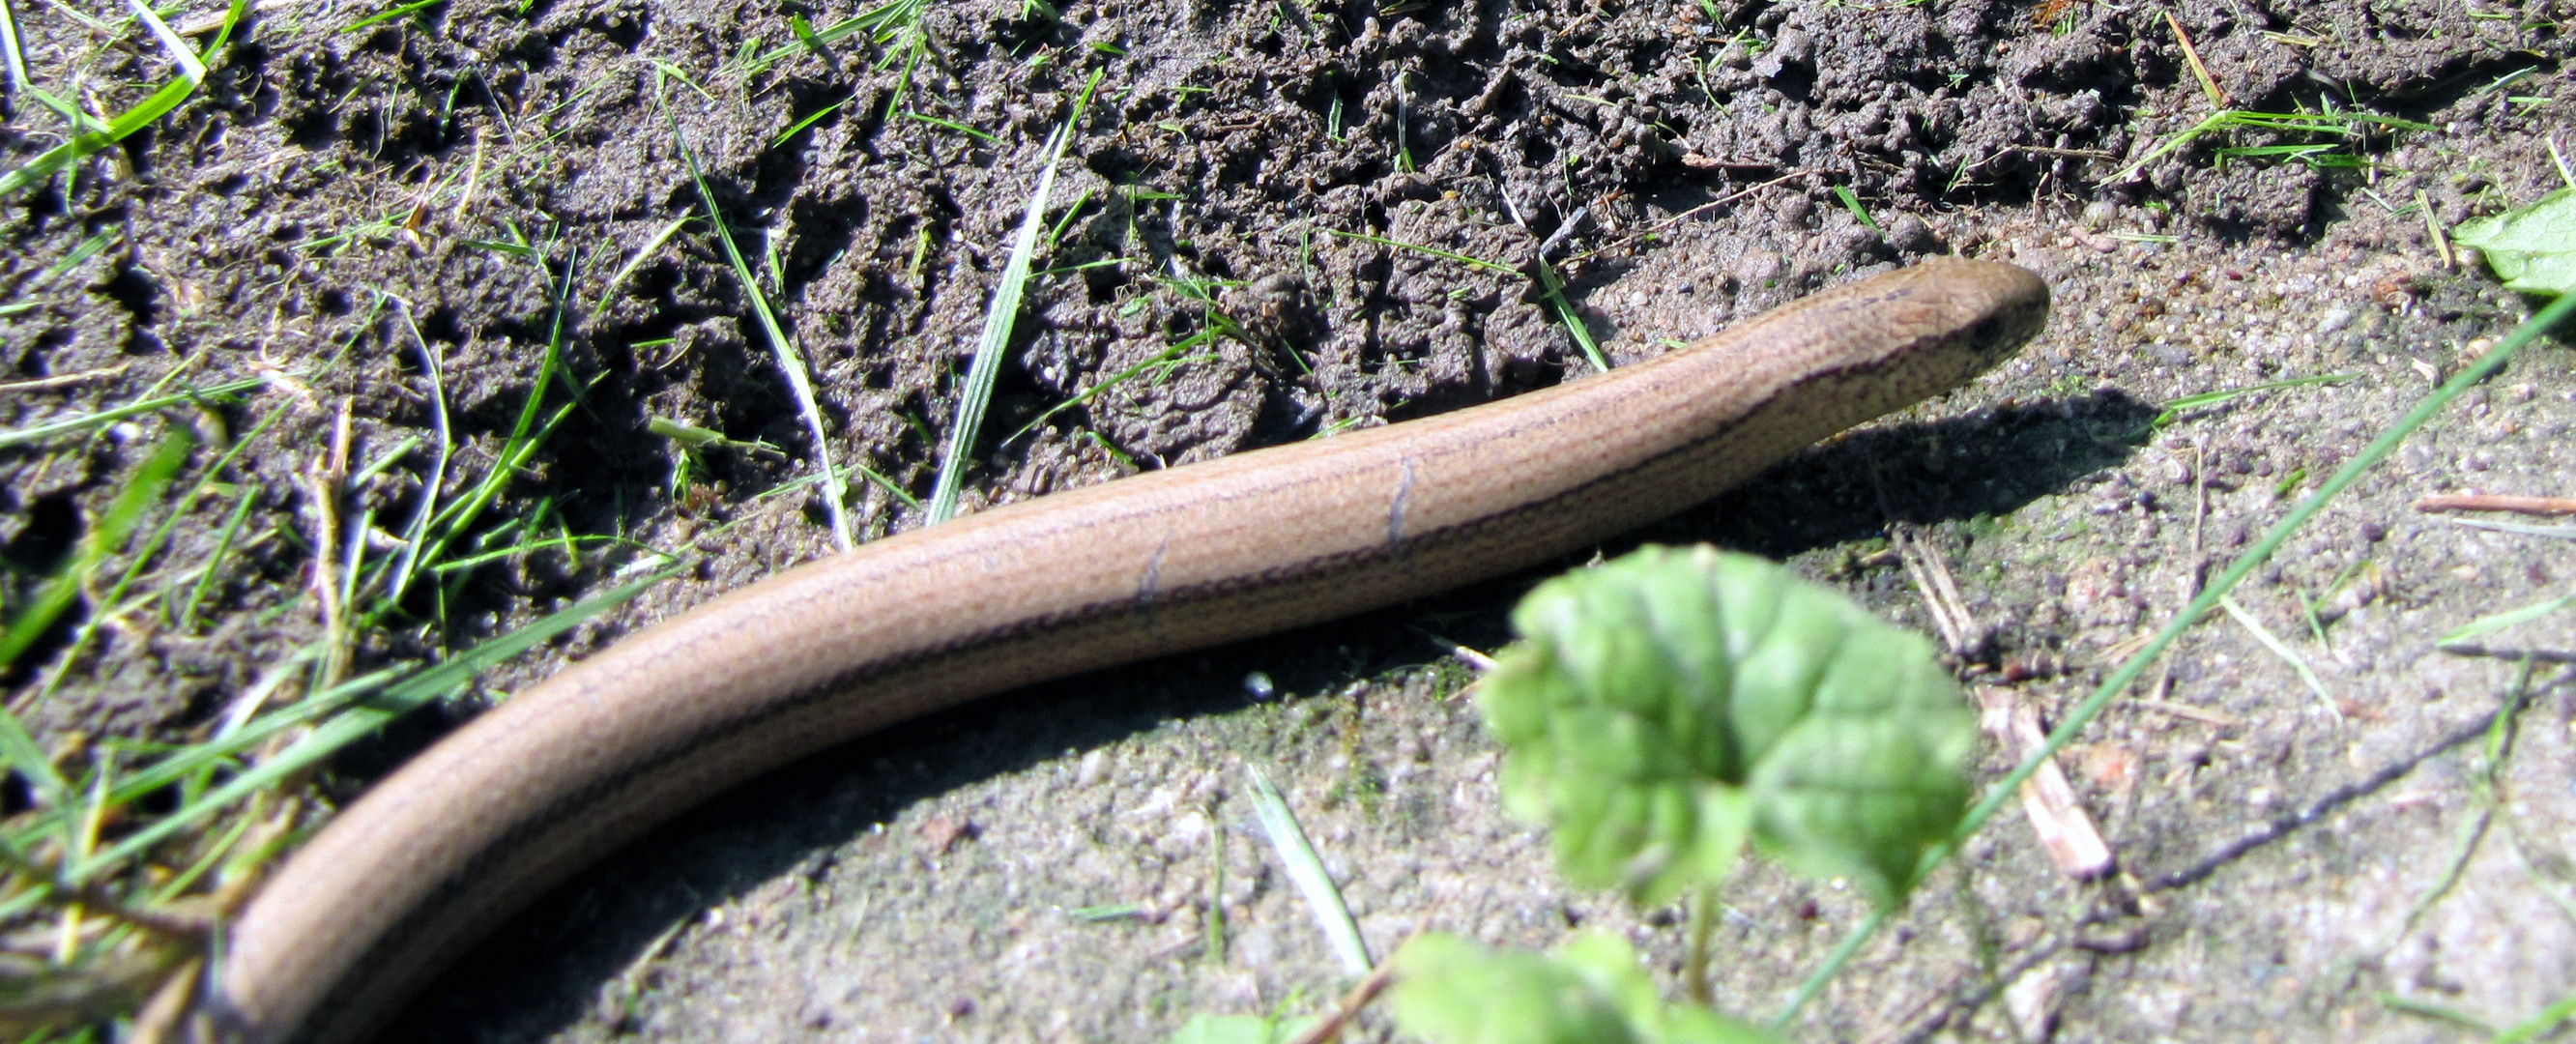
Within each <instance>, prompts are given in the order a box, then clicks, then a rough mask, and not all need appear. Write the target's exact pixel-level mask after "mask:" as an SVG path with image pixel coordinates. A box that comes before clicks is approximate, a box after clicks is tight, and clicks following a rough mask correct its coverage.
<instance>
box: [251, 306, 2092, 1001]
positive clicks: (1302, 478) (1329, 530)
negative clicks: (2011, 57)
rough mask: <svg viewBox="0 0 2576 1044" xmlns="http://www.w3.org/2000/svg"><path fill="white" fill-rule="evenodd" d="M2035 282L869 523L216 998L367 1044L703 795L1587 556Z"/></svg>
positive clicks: (653, 658) (2000, 333)
mask: <svg viewBox="0 0 2576 1044" xmlns="http://www.w3.org/2000/svg"><path fill="white" fill-rule="evenodd" d="M2047 310H2048V290H2047V288H2046V286H2044V285H2043V284H2042V283H2041V282H2040V281H2039V280H2038V278H2037V277H2035V276H2033V275H2031V274H2030V273H2028V272H2026V271H2023V270H2021V269H2019V268H2015V267H2012V266H2010V265H2003V264H1996V263H1991V262H1977V261H1964V260H1936V261H1933V262H1930V263H1926V264H1923V265H1919V266H1916V267H1913V268H1908V269H1902V270H1899V271H1896V272H1892V273H1889V274H1886V275H1882V276H1878V277H1876V278H1872V279H1867V280H1863V281H1860V282H1858V283H1853V284H1850V285H1846V286H1843V287H1840V288H1837V289H1834V290H1830V291H1827V292H1824V293H1821V294H1817V295H1815V296H1813V297H1810V298H1807V299H1805V300H1802V301H1799V302H1797V303H1796V304H1793V305H1790V306H1787V307H1784V308H1781V309H1778V310H1776V311H1773V312H1771V313H1768V314H1766V315H1764V316H1762V317H1760V318H1758V319H1755V320H1753V321H1751V322H1748V323H1745V324H1742V325H1739V326H1737V327H1736V328H1734V329H1731V330H1729V331H1727V332H1725V333H1722V334H1719V335H1716V336H1714V337H1710V338H1707V339H1705V340H1703V341H1701V342H1700V343H1698V344H1696V345H1693V346H1692V347H1690V348H1688V349H1685V350H1681V351H1677V352H1674V353H1672V354H1670V355H1666V356H1663V357H1660V358H1657V359H1655V360H1652V361H1649V362H1644V363H1639V364H1636V365H1633V366H1629V367H1625V368H1622V369H1620V370H1618V371H1616V372H1614V373H1611V374H1608V375H1604V376H1600V377H1594V378H1587V379H1583V380H1578V381H1573V382H1569V383H1566V384H1563V385H1560V386H1557V387H1554V388H1549V389H1546V390H1543V391H1538V392H1533V393H1530V394H1527V395H1522V396H1519V397H1516V398H1513V399H1509V400H1506V401H1503V402H1498V403H1494V404H1491V405H1487V406H1481V407H1477V408H1474V409H1468V410H1461V411H1458V412H1455V413H1450V414H1445V415H1442V416H1438V417H1433V418H1429V419H1426V420H1418V421H1411V422H1407V423H1403V424H1397V425H1391V426H1388V427H1384V428H1379V429H1375V430H1371V431H1365V432H1359V433H1355V434H1349V435H1343V436H1340V437H1337V438H1333V439H1327V440H1322V441H1316V442H1307V443H1300V444H1297V445H1293V446H1283V447H1278V448H1274V449H1267V450H1260V451H1256V452H1252V453H1246V454H1241V455H1238V456H1233V457H1228V458H1225V459H1222V460H1216V461H1211V462H1207V463H1204V464H1194V465H1190V466H1186V467H1179V468H1173V469H1170V470H1167V471H1158V472H1151V473H1148V474H1143V475H1137V476H1134V477H1131V478H1125V479H1119V480H1116V481H1113V482H1107V483H1103V484H1101V485H1098V486H1094V487H1091V488H1088V489H1083V490H1078V491H1075V492H1070V493H1064V494H1059V495H1055V496H1049V497H1044V498H1040V499H1037V500H1033V501H1029V502H1026V503H1021V504H1014V505H1010V506H1008V507H1003V508H998V509H995V510H992V511H988V512H984V513H982V514H978V515H972V516H968V517H965V518H961V519H957V520H955V521H952V522H949V523H947V524H944V525H940V526H935V527H932V528H928V529H923V530H917V531H913V532H909V533H905V534H902V535H899V536H895V537H890V538H888V539H885V540H881V541H878V542H876V543H873V544H870V545H868V546H866V547H862V548H860V549H858V550H857V551H854V552H851V553H848V554H843V555H838V556H835V557H832V558H827V559H823V560H820V561H816V562H813V563H810V564H807V565H804V566H801V567H798V568H796V569H792V570H789V571H787V572H785V573H782V574H779V575H777V576H774V577H771V578H769V579H766V580H763V581H761V582H759V583H755V584H752V585H750V586H748V587H745V588H743V589H741V590H738V591H734V592H731V593H729V594H726V595H724V596H722V597H719V598H717V599H715V600H713V601H710V602H708V603H706V604H704V605H701V606H699V607H697V608H695V609H692V610H690V611H688V612H686V613H683V614H681V615H680V616H678V617H676V618H674V619H671V620H669V621H666V622H664V623H661V624H658V625H655V626H653V627H651V628H649V629H646V630H644V631H642V632H640V633H638V634H635V635H634V636H632V637H629V638H627V639H625V640H624V641H621V642H619V643H617V644H615V645H613V646H611V647H610V648H608V649H606V650H605V651H602V652H600V653H598V654H596V655H593V656H591V657H590V658H589V659H587V660H584V661H582V662H580V663H578V664H575V665H573V666H571V667H569V668H567V669H565V670H564V671H563V672H562V673H560V674H557V675H555V676H554V677H553V678H551V679H549V680H548V681H546V682H545V683H543V684H541V685H539V686H537V687H536V688H534V689H532V690H530V691H527V692H525V693H522V694H520V695H519V696H517V697H516V698H514V699H512V700H510V701H509V702H508V703H506V704H503V705H502V706H500V707H499V708H497V709H495V710H493V711H491V712H490V713H488V714H485V715H483V716H482V717H480V718H478V719H476V720H475V721H474V722H472V723H471V724H469V725H467V726H466V727H464V728H462V729H459V730H457V731H456V732H455V733H454V734H453V735H451V736H449V737H447V738H446V739H445V740H443V741H441V742H440V743H438V744H436V745H435V746H433V747H432V748H430V749H429V750H428V751H427V752H426V753H423V754H422V755H421V756H420V757H418V758H416V759H414V760H413V761H412V762H411V763H409V764H407V765H405V766H403V767H402V768H401V769H400V770H399V771H397V772H395V773H394V774H393V775H392V776H391V777H389V778H387V779H385V780H384V781H383V782H382V783H380V784H378V785H377V786H376V787H375V788H374V789H373V790H371V791H369V792H368V793H367V794H366V795H365V796H364V797H363V798H361V799H360V800H359V801H357V802H356V803H355V804H353V805H351V806H350V807H349V808H348V809H346V810H345V811H343V812H342V813H341V814H340V815H339V816H338V817H337V818H336V819H334V820H333V821H332V822H331V823H330V824H329V825H328V826H327V827H326V828H325V829H324V830H322V831H321V832H320V833H319V834H318V835H317V836H315V837H314V839H313V840H312V842H311V843H310V844H308V845H306V846H305V847H304V848H303V849H302V850H301V851H299V852H297V853H296V854H295V855H294V856H293V857H292V858H291V859H289V860H288V861H287V862H286V864H285V865H284V866H283V867H282V868H280V869H279V871H278V872H277V874H276V876H275V877H274V878H273V879H272V880H270V881H269V882H268V883H267V885H266V886H265V887H264V888H263V889H262V890H261V892H260V893H259V895H258V896H257V897H256V898H255V899H254V900H253V901H252V903H251V904H250V906H249V907H248V908H247V909H246V910H245V911H244V912H243V914H242V916H241V918H240V920H239V921H238V922H237V923H236V924H235V925H234V927H233V929H232V931H231V933H230V934H229V937H228V940H227V947H226V950H225V952H224V953H223V954H222V957H221V959H220V962H219V964H218V974H217V976H216V979H215V982H214V985H213V989H214V993H213V995H212V997H211V1005H212V1009H213V1011H214V1012H215V1014H216V1017H217V1020H218V1023H219V1025H222V1026H224V1027H225V1028H226V1029H227V1030H228V1032H229V1033H230V1034H232V1035H234V1036H235V1037H237V1038H238V1039H244V1040H249V1041H257V1042H272V1041H286V1040H314V1041H349V1040H355V1039H361V1038H363V1037H364V1036H366V1035H367V1034H369V1033H370V1032H372V1031H373V1030H374V1029H376V1028H377V1027H378V1026H380V1025H381V1023H382V1022H383V1020H385V1019H386V1018H388V1017H390V1016H391V1015H392V1014H393V1013H395V1012H396V1011H397V1010H398V1008H399V1006H400V1005H401V1004H402V1003H403V1002H404V1001H406V1000H407V999H408V998H409V997H410V996H411V995H412V994H413V993H414V992H415V991H417V990H418V989H419V988H420V987H421V986H422V985H423V984H424V983H425V981H426V980H427V979H428V978H430V977H431V976H434V975H435V974H437V973H438V972H439V971H440V970H441V969H442V968H444V967H445V965H446V964H447V963H448V962H450V961H451V960H453V959H454V958H455V957H457V956H458V955H459V954H460V953H461V951H463V950H464V949H466V948H468V947H470V946H472V945H473V944H474V943H475V942H476V941H478V940H479V939H481V938H482V937H483V936H484V935H485V934H487V933H488V932H489V931H490V930H491V929H493V928H494V927H496V926H497V925H498V923H499V922H500V921H501V920H502V919H504V918H506V917H508V916H509V915H511V914H512V913H514V912H516V911H517V910H519V909H520V908H521V907H523V906H525V905H526V904H527V903H528V902H530V901H531V900H532V899H534V898H535V897H536V896H538V895H540V894H542V893H543V892H544V891H545V890H546V889H548V888H550V887H552V886H554V885H555V884H557V883H558V882H560V881H561V880H563V879H564V878H565V877H566V876H568V875H570V874H571V873H572V872H574V871H575V870H577V869H579V868H581V867H582V866H584V865H586V864H588V863H590V862H592V861H594V860H596V859H598V858H599V857H601V856H603V855H605V854H606V853H607V852H608V851H609V850H611V849H613V848H615V847H616V846H617V845H619V844H622V843H624V842H626V841H629V840H631V839H633V838H634V837H636V836H637V835H638V834H640V833H641V832H643V831H644V830H645V829H646V828H648V827H650V826H652V825H653V824H655V823H658V822H660V821H662V820H664V819H667V818H669V817H670V816H671V815H673V814H675V813H677V812H678V811H680V810H682V809H685V808H687V807H689V806H690V805H693V804H695V803H697V802H699V801H702V800H704V799H705V798H707V797H709V796H712V795H713V794H715V793H717V792H719V791H721V790H723V789H725V788H727V787H730V786H733V785H734V784H737V783H740V782H742V781H744V780H746V779H748V778H750V777H752V776H754V775H757V774H760V773H762V772H766V771H768V770H770V769H773V768H776V767H778V766H780V765H783V764H785V763H787V762H789V761H792V760H794V759H796V758H799V757H803V756H805V755H807V754H811V753H814V752H816V751H818V750H821V749H823V748H825V747H828V746H831V745H833V744H836V743H840V742H843V741H846V740H848V739H850V738H852V737H855V736H858V735H861V734H864V733H866V732H869V731H871V730H874V729H877V728H881V727H884V726H886V725H889V724H892V723H895V722H898V721H902V720H905V719H908V718H913V717H917V716H920V715H923V714H926V713H929V712H931V711H935V710H939V709H941V708H945V707H949V706H953V705H955V704H957V703H960V702H962V701H965V700H967V699H971V698H973V697H976V696H981V695H985V694H988V693H992V692H996V691H999V690H1003V689H1008V688H1012V687H1015V686H1019V685H1025V684H1028V683H1031V682H1035V681H1040V680H1045V679H1049V678H1056V677H1062V676H1065V675H1069V674H1074V673H1078V672H1081V671H1086V670H1092V669H1095V668H1099V667H1104V666H1109V665H1112V664H1117V663H1122V662H1126V661H1131V660H1136V659H1141V658H1145V657H1150V656H1156V655H1161V654H1165V653H1171V652H1175V651H1180V650H1185V649H1192V648H1198V647H1203V646H1208V645H1213V644H1216V643H1220V642H1226V641H1231V640H1235V639H1240V638H1245V637H1250V636H1253V635H1257V634H1263V633H1267V632H1271V631H1277V630H1281V629H1285V628H1290V627H1295V626H1299V625H1302V624H1309V623H1314V622H1318V621H1322V620H1326V619H1330V618H1333V617H1337V616H1343V615H1347V614H1350V613H1354V612H1359V611H1362V610H1366V609H1371V608H1376V607H1380V606H1385V605H1390V604H1393V603H1396V602H1400V601H1403V600H1405V599H1408V598H1413V597H1418V596H1421V595H1424V594H1428V593H1431V592H1435V591H1439V590H1441V589H1443V588H1447V587H1451V586H1455V585H1458V584H1461V583H1466V582H1469V581H1473V580H1476V579H1480V578H1484V577H1489V576H1494V575H1498V574H1501V573H1505V572H1509V571H1511V570H1514V569H1519V568H1523V567H1525V566H1528V565H1531V564H1534V563H1537V562H1539V561H1542V560H1544V559H1546V558H1548V557H1550V556H1554V555H1558V554H1562V553H1564V552H1567V551H1570V550H1574V549H1577V548H1580V547H1583V546H1585V545H1587V544H1589V543H1592V542H1594V541H1598V540H1601V539H1603V538H1606V537H1609V536H1613V535H1615V534H1617V533H1619V532H1621V531H1622V530H1626V529H1629V528H1631V527H1634V526H1636V525H1639V524H1642V523H1645V522H1648V521H1652V520H1654V519H1657V518H1661V517H1663V516H1666V515H1669V514H1672V513H1674V512H1676V511H1679V510H1681V509H1682V508H1685V507H1689V506H1691V505H1693V504H1696V503H1699V502H1701V501H1703V500H1706V499H1708V498H1709V497H1711V496H1713V495H1715V494H1716V493H1718V492H1719V491H1721V490H1724V489H1726V488H1727V487H1729V486H1732V485H1734V484H1735V483H1737V482H1739V481H1742V480H1743V479H1745V478H1747V477H1749V476H1751V475H1752V474H1753V473H1755V472H1757V471H1759V470H1761V469H1762V468H1763V467H1765V466H1767V465H1769V464H1770V463H1772V462H1773V461H1775V460H1778V459H1779V458H1781V457H1782V456H1784V455H1786V454H1788V453H1790V452H1792V451H1794V450H1796V449H1797V448H1799V447H1801V446H1804V445H1806V444H1808V443H1810V442H1813V441H1815V440H1817V439H1820V438H1823V437H1825V436H1828V435H1831V434H1833V433H1835V432H1837V431H1840V430H1842V429H1844V428H1846V427H1849V426H1851V425H1853V424H1856V423H1859V422H1861V421H1865V420H1868V419H1870V418H1873V417H1877V416H1879V415H1880V414H1883V413H1886V412H1888V411H1890V410H1894V409H1898V408H1901V407H1904V406H1906V405H1909V404H1912V403H1914V402H1917V401H1920V400H1922V399H1924V398H1926V397H1929V396H1931V395H1934V394H1938V393H1940V392H1943V391H1946V390H1948V389H1950V388H1953V387H1956V386H1957V385H1959V384H1961V383H1963V382H1965V381H1966V380H1968V379H1969V378H1971V377H1973V376H1975V375H1976V374H1978V373H1979V372H1982V371H1983V370H1985V369H1986V368H1987V367H1988V366H1990V365H1992V364H1993V363H1994V362H1995V361H1996V360H1998V359H2001V358H2003V357H2004V356H2006V355H2008V354H2010V353H2011V352H2012V351H2014V350H2016V349H2018V348H2019V347H2020V345H2021V344H2022V342H2024V341H2025V340H2027V339H2029V337H2030V336H2031V335H2032V334H2034V333H2035V332H2037V330H2038V329H2039V327H2040V325H2041V324H2042V322H2043V321H2044V320H2045V318H2046V315H2047Z"/></svg>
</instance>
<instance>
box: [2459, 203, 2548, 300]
mask: <svg viewBox="0 0 2576 1044" xmlns="http://www.w3.org/2000/svg"><path fill="white" fill-rule="evenodd" d="M2451 238H2452V239H2455V240H2457V241H2459V242H2460V243H2461V244H2463V245H2465V246H2473V247H2476V248H2478V252H2479V253H2482V254H2485V255H2486V259H2487V265H2488V266H2489V267H2491V268H2494V269H2495V273H2496V278H2499V279H2502V280H2504V285H2506V286H2508V287H2512V288H2513V289H2516V290H2525V291H2529V292H2531V293H2536V294H2564V293H2567V292H2569V291H2571V290H2576V187H2569V188H2562V189H2559V190H2558V191H2556V192H2552V193H2550V194H2548V195H2546V196H2542V197H2540V198H2539V199H2536V200H2533V201H2531V202H2529V203H2526V204H2524V205H2522V206H2519V207H2515V208H2513V209H2512V210H2508V211H2505V212H2504V213H2501V214H2497V215H2495V216H2493V217H2482V218H2478V219H2476V220H2473V221H2463V222H2461V223H2460V225H2459V227H2458V228H2454V229H2452V230H2451Z"/></svg>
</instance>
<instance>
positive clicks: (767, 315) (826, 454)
mask: <svg viewBox="0 0 2576 1044" xmlns="http://www.w3.org/2000/svg"><path fill="white" fill-rule="evenodd" d="M663 115H664V116H667V117H670V121H671V140H672V141H674V142H676V143H677V144H678V146H679V149H680V158H681V159H682V160H683V161H685V162H686V163H687V164H688V167H689V181H690V183H691V184H694V185H696V186H697V187H698V202H699V203H700V204H702V205H704V206H705V207H706V208H707V221H708V223H709V224H712V225H714V226H715V230H716V242H717V243H719V244H721V245H722V246H723V247H724V255H725V261H726V262H728V263H730V264H731V265H733V274H734V278H735V279H737V280H739V281H740V282H741V283H742V293H743V296H745V297H748V298H750V299H751V309H752V312H753V313H754V314H755V315H757V316H758V317H759V318H760V329H761V332H762V333H764V334H766V335H768V337H769V350H770V353H771V354H772V355H773V356H775V357H776V358H777V359H778V368H779V369H780V370H781V371H784V372H785V373H786V374H787V387H788V390H789V391H791V392H793V393H794V394H795V396H796V412H797V413H799V414H801V415H803V417H804V418H805V435H806V437H807V438H810V439H813V440H814V470H815V471H816V472H817V473H818V474H820V475H821V476H822V481H823V513H824V514H825V515H826V516H827V517H829V518H830V519H831V520H832V544H833V546H835V547H838V548H840V549H841V550H843V551H847V550H849V549H850V548H851V547H853V546H854V545H853V544H852V543H851V542H850V516H849V512H848V510H847V509H845V508H843V507H842V506H841V501H842V499H843V497H844V496H845V489H846V487H844V485H843V484H842V482H841V473H840V472H838V471H836V470H833V468H832V445H831V442H830V440H829V439H827V438H826V437H825V436H824V434H823V408H822V406H820V405H819V404H817V403H816V402H815V401H814V382H813V381H812V380H811V379H809V378H808V377H807V376H806V374H805V359H804V357H803V356H801V355H798V354H797V352H796V345H795V344H794V343H793V342H790V341H789V340H788V339H787V331H786V330H785V329H784V328H782V327H780V326H779V325H778V313H776V312H774V311H772V310H770V307H769V295H767V294H765V293H762V292H761V289H760V280H758V279H756V278H753V276H752V273H751V263H750V262H749V261H745V260H743V256H742V250H741V248H740V247H737V246H735V245H734V241H733V230H732V229H730V228H728V227H726V225H725V219H724V212H723V211H722V210H720V209H718V208H717V207H716V194H715V191H714V190H713V189H710V188H708V187H707V175H706V172H705V171H703V170H701V169H699V167H698V154H697V153H696V152H693V151H691V150H690V148H689V136H688V135H687V134H686V133H684V132H682V131H681V130H680V120H679V117H677V116H672V115H671V112H670V110H669V108H667V107H665V108H664V109H663Z"/></svg>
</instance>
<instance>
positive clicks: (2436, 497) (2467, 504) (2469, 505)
mask: <svg viewBox="0 0 2576 1044" xmlns="http://www.w3.org/2000/svg"><path fill="white" fill-rule="evenodd" d="M2415 510H2417V511H2511V512H2514V513H2516V514H2523V515H2576V497H2517V496H2510V495H2506V494H2500V493H2428V494H2426V495H2424V496H2421V497H2417V498H2416V499H2415Z"/></svg>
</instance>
